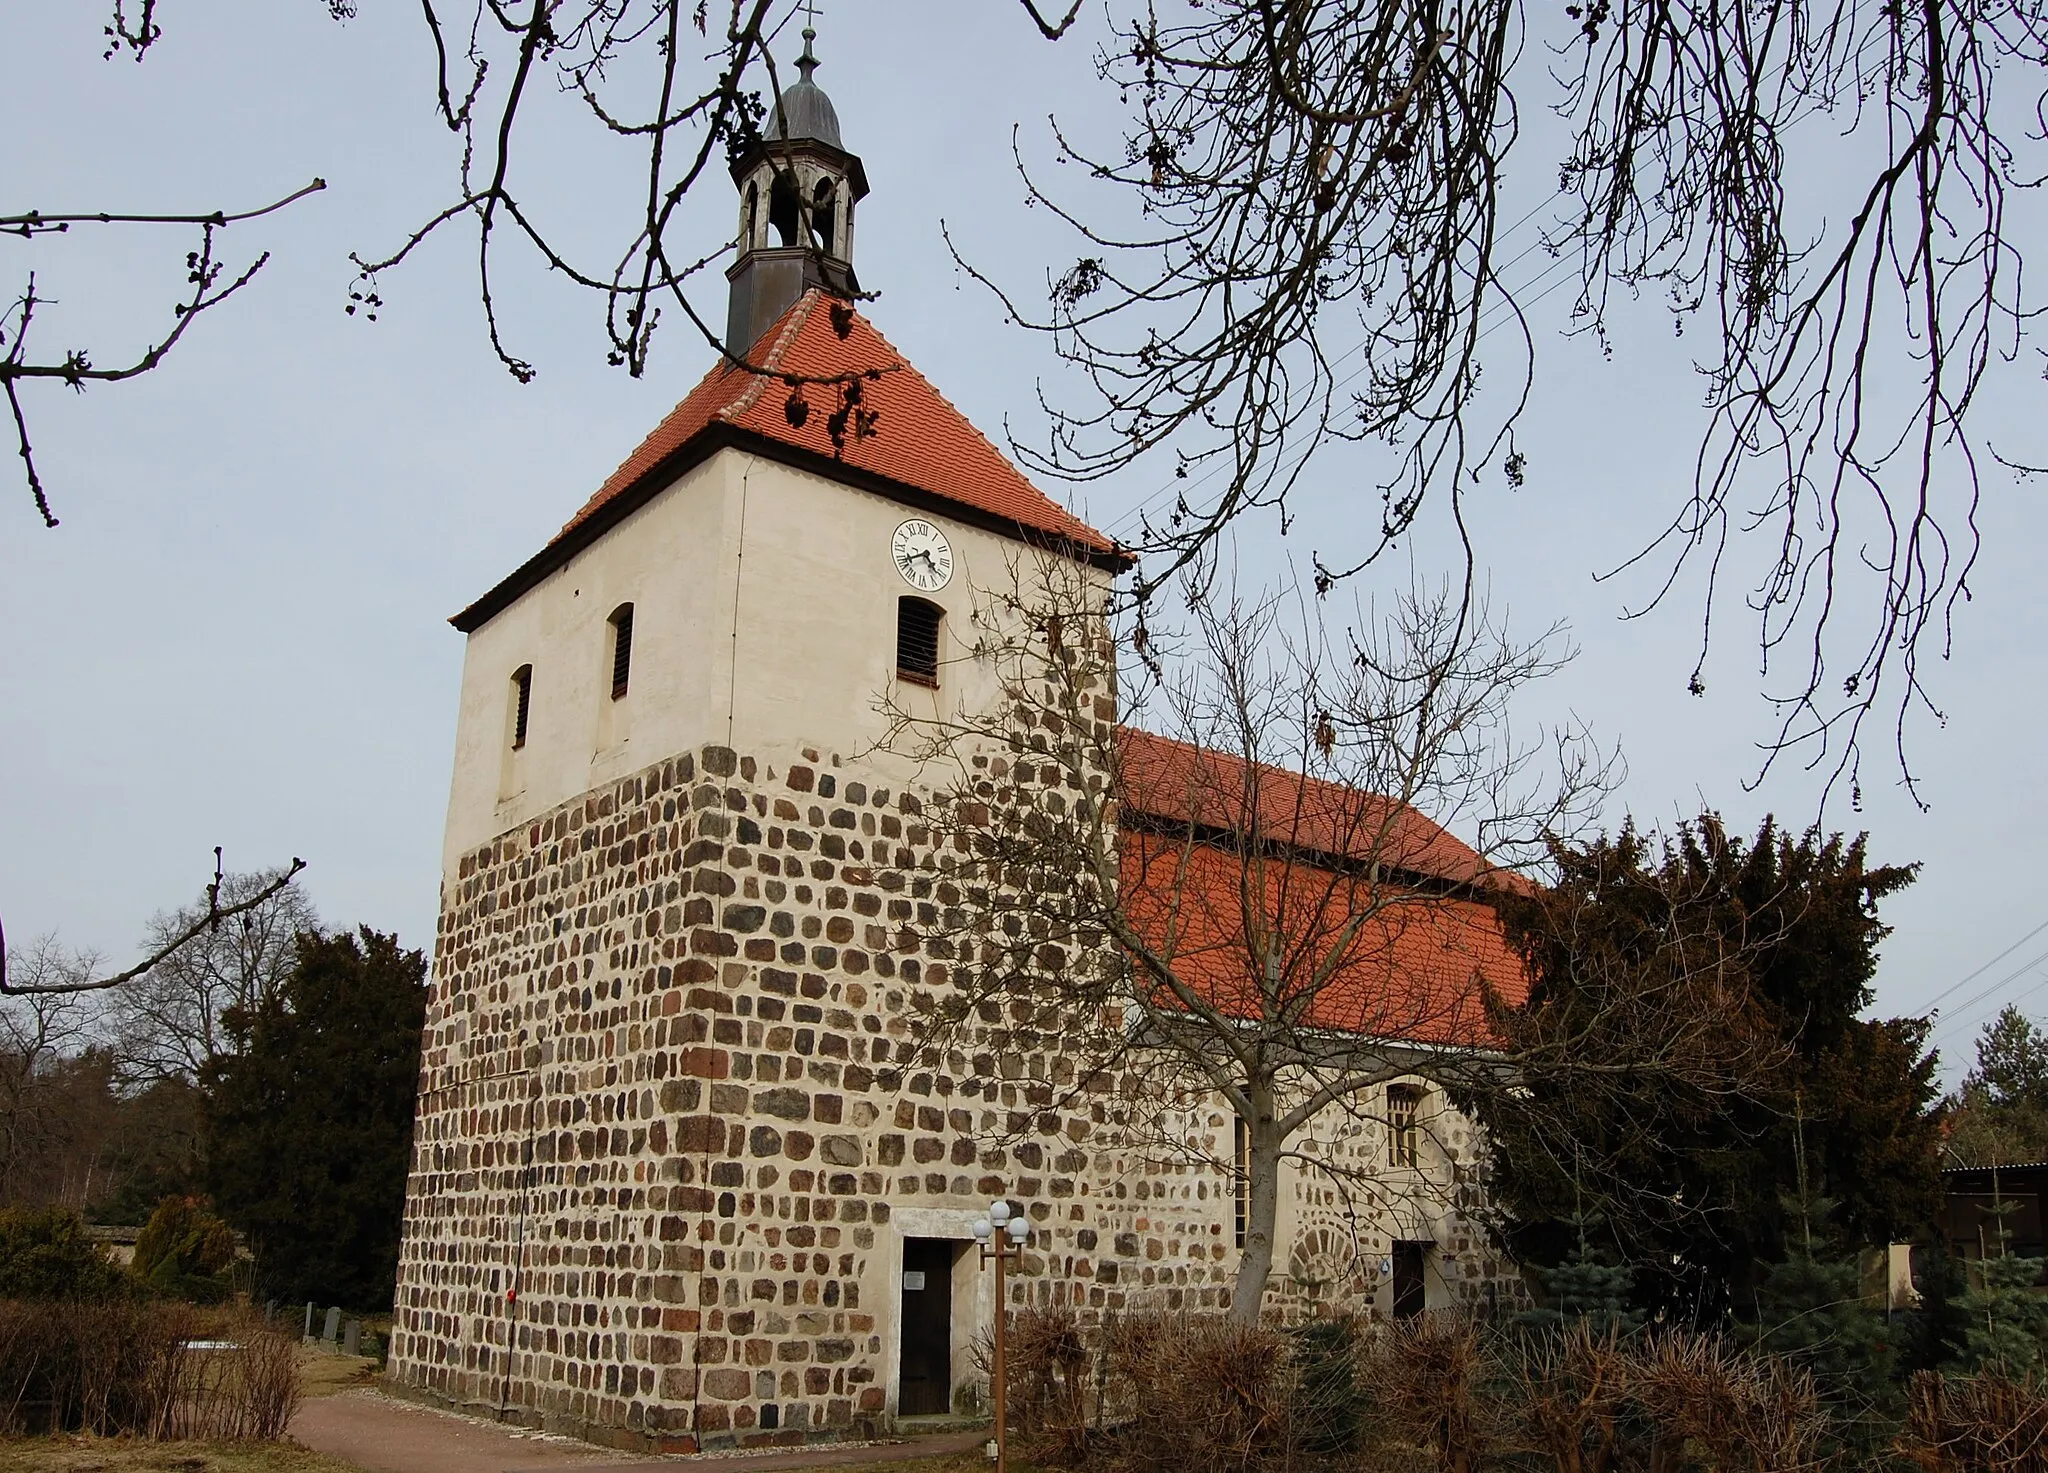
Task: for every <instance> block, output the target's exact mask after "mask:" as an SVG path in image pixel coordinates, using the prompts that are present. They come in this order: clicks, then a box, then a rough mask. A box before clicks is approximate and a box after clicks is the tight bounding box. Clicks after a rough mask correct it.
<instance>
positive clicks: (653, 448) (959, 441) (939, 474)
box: [550, 290, 1115, 553]
mask: <svg viewBox="0 0 2048 1473" xmlns="http://www.w3.org/2000/svg"><path fill="white" fill-rule="evenodd" d="M834 305H835V303H834V300H833V299H832V298H831V297H828V296H827V295H826V294H825V293H823V292H820V291H816V290H813V291H809V292H806V293H805V294H804V295H803V296H802V297H801V298H799V299H798V301H797V302H796V304H795V305H794V306H793V307H791V308H790V309H789V311H787V312H785V313H784V314H783V315H782V317H781V318H780V319H779V320H778V321H777V322H776V323H775V325H774V326H773V327H771V328H769V329H768V331H767V332H765V333H763V334H762V336H761V341H760V343H758V344H756V345H755V354H756V355H757V356H755V362H756V363H757V364H759V366H761V367H763V368H766V369H768V370H770V371H771V372H773V373H779V374H786V375H794V376H797V377H800V378H822V377H827V376H830V375H833V374H843V373H859V372H864V371H866V370H869V369H876V370H880V373H879V376H878V377H875V378H873V379H869V380H865V381H863V383H862V385H861V389H862V404H863V407H864V408H866V409H869V410H872V411H873V412H874V413H875V414H876V415H877V416H878V417H877V419H876V420H875V429H874V433H873V434H872V435H869V436H865V437H858V438H857V437H855V436H853V435H852V434H848V435H847V436H846V437H845V440H844V444H843V445H842V446H838V447H835V446H834V444H833V442H832V436H831V433H830V431H829V430H828V428H827V425H826V421H827V419H828V418H829V417H830V415H831V413H832V411H833V410H834V409H835V408H837V407H838V399H839V394H838V390H837V388H836V387H835V386H834V385H831V384H810V385H807V386H805V387H804V388H803V390H802V393H803V398H804V401H805V403H806V404H807V405H808V406H809V409H808V413H806V414H805V415H803V416H802V418H803V423H802V424H801V425H793V424H791V423H790V419H791V415H790V414H789V412H788V409H787V405H788V402H789V399H790V395H791V388H790V387H789V385H788V384H787V383H786V381H785V380H784V379H781V378H773V377H768V376H766V375H763V374H757V373H749V372H748V371H746V370H745V369H742V368H737V367H735V366H733V365H732V364H730V363H721V364H719V366H718V367H716V368H714V369H712V370H711V372H710V373H708V374H706V375H705V376H704V380H703V382H701V383H699V384H698V385H697V387H696V388H694V389H692V390H691V391H690V393H689V395H688V397H686V398H685V399H684V400H683V402H682V403H680V404H678V405H677V406H676V407H675V408H674V409H673V410H671V411H670V412H669V415H668V417H667V418H666V419H664V420H663V421H662V422H661V423H660V424H659V425H657V426H656V427H655V430H654V432H653V433H652V434H650V435H649V436H648V437H647V438H646V439H645V440H643V441H642V442H641V443H640V448H639V449H637V450H635V451H634V452H633V453H632V454H631V455H630V456H628V457H627V458H626V461H625V463H624V464H622V465H621V466H620V467H619V468H618V469H617V470H616V471H613V472H612V475H611V478H610V479H609V480H607V481H606V482H605V483H604V485H603V486H601V487H599V488H598V492H597V494H596V495H595V496H593V497H591V498H590V500H589V501H588V502H586V503H585V504H584V506H583V509H582V510H581V511H579V512H577V513H576V515H575V516H573V517H571V518H570V519H569V522H568V525H566V526H565V527H563V528H562V530H561V532H560V533H559V534H557V536H556V537H555V542H561V541H562V540H563V539H564V538H567V537H569V536H570V535H571V534H573V533H574V532H575V530H576V529H577V528H578V527H580V526H581V525H582V524H583V523H585V522H587V521H589V520H590V519H591V518H592V517H593V516H595V515H596V514H597V513H598V511H599V510H600V508H602V507H603V506H604V505H605V504H606V503H607V502H610V501H612V500H613V499H614V498H616V497H619V496H622V495H624V494H626V493H627V492H628V491H629V490H631V489H632V488H633V487H635V486H636V485H638V484H639V483H640V481H641V479H642V478H643V477H645V476H646V475H647V474H648V473H649V472H651V471H653V470H654V469H655V468H656V467H657V466H659V465H660V464H661V463H662V462H663V461H664V460H666V459H668V458H669V457H670V456H672V455H674V454H675V453H676V452H677V451H679V450H681V449H682V448H683V446H685V445H686V444H688V443H689V442H690V441H691V440H692V439H694V438H696V436H698V435H699V434H702V433H703V432H704V431H706V430H707V429H710V428H712V427H713V426H715V425H719V424H726V425H731V426H734V427H736V428H739V429H743V430H751V431H753V432H754V433H756V434H759V435H762V436H765V437H766V438H768V439H770V440H774V441H777V442H779V443H781V444H784V445H789V446H792V447H794V448H796V449H799V450H808V451H811V452H813V453H815V454H818V455H822V456H828V457H832V458H834V459H836V460H839V461H840V462H842V463H843V464H846V465H849V466H853V467H856V468H858V469H861V470H865V471H868V472H870V473H872V474H874V475H878V476H882V477H886V478H887V479H888V480H891V481H895V482H897V483H899V484H901V485H904V486H908V487H910V488H912V489H914V490H918V491H923V492H927V493H929V494H930V495H933V496H938V497H941V498H943V499H944V500H946V501H950V502H954V503H956V504H957V505H959V506H962V507H967V508H970V509H972V510H974V511H978V512H982V513H986V514H988V515H991V516H994V517H996V518H999V519H1000V520H1002V521H1004V522H1009V523H1014V524H1015V525H1016V526H1017V527H1018V528H1020V529H1022V530H1024V531H1027V532H1036V533H1040V534H1043V535H1046V536H1050V537H1053V538H1056V539H1061V540H1065V541H1068V542H1072V543H1074V544H1076V545H1077V546H1079V547H1080V548H1083V549H1085V550H1087V551H1089V552H1094V553H1110V552H1113V551H1114V549H1115V544H1114V543H1112V542H1111V541H1110V539H1109V538H1107V537H1105V536H1103V534H1102V533H1100V532H1098V531H1096V530H1095V529H1094V528H1092V527H1090V526H1089V525H1088V524H1087V523H1085V522H1083V521H1081V520H1080V519H1079V518H1078V517H1075V516H1073V515H1071V514H1070V513H1068V512H1067V511H1066V510H1064V509H1063V508H1062V507H1060V506H1059V505H1058V504H1056V503H1055V502H1054V501H1053V500H1052V499H1051V498H1050V497H1048V496H1047V495H1046V494H1045V493H1044V492H1042V491H1040V490H1039V489H1038V488H1037V487H1036V486H1034V485H1032V484H1031V483H1030V482H1029V481H1027V480H1025V479H1024V477H1023V475H1022V473H1020V472H1019V471H1018V470H1017V468H1016V467H1015V466H1013V465H1011V464H1010V462H1009V460H1008V459H1007V458H1005V457H1004V455H1003V454H1002V452H1001V451H999V450H997V449H996V447H995V446H994V445H992V444H990V443H989V441H988V440H987V438H986V437H985V436H983V435H982V433H981V432H980V431H979V430H977V429H975V428H974V426H973V425H972V424H970V423H968V421H967V417H966V416H965V415H963V414H962V413H961V412H960V411H959V410H958V409H956V408H954V407H953V405H952V404H951V403H950V402H949V401H948V400H947V399H946V397H945V396H944V395H943V394H941V393H940V392H939V391H938V390H937V389H935V388H933V387H932V385H931V383H930V382H929V381H928V380H927V379H926V378H925V377H924V375H923V374H921V373H919V372H918V371H917V370H916V369H915V368H912V367H911V366H910V364H909V363H908V362H906V361H905V360H904V358H903V355H902V354H900V353H898V352H897V351H896V350H895V348H893V347H891V346H890V345H889V341H888V339H886V338H884V337H883V336H882V335H881V334H880V333H879V332H877V331H876V330H875V327H874V324H873V323H871V322H869V321H868V320H867V318H865V317H863V316H862V315H861V314H860V313H859V312H857V311H852V310H850V309H848V310H846V311H844V312H840V313H835V312H834V311H832V310H831V309H832V307H833V306H834ZM835 319H836V320H835ZM842 328H843V329H844V331H841V329H842ZM552 545H553V544H552V543H551V544H550V546H552Z"/></svg>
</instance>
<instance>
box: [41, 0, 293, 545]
mask: <svg viewBox="0 0 2048 1473" xmlns="http://www.w3.org/2000/svg"><path fill="white" fill-rule="evenodd" d="M150 13H151V12H150V9H149V8H148V7H147V6H145V8H144V10H143V12H142V15H141V17H140V18H139V19H138V21H137V22H136V24H137V25H138V26H139V27H141V28H142V30H141V32H139V33H138V34H144V35H149V36H153V35H154V32H153V31H152V30H151V29H150V27H151V26H152V24H153V23H152V22H151V21H150V20H149V15H150ZM116 17H117V20H118V17H119V11H118V9H117V11H116ZM142 45H144V46H146V45H147V41H146V40H145V41H144V42H143V43H142ZM139 52H140V47H138V54H139ZM326 187H327V184H326V181H324V180H321V179H315V180H313V181H312V182H311V183H309V184H307V185H305V186H304V187H302V188H300V189H296V190H294V191H293V192H292V193H290V194H288V195H286V196H284V198H282V199H279V200H276V201H274V202H272V203H270V204H267V205H263V206H261V207H259V208H257V209H252V210H242V211H238V212H235V213H229V212H227V211H223V210H214V211H211V212H209V213H206V214H193V215H131V214H117V213H113V212H104V211H103V212H92V213H84V214H46V213H44V212H43V211H41V210H30V211H29V212H28V213H26V214H22V215H0V233H5V234H11V235H17V236H20V237H21V238H22V239H24V240H33V239H35V238H37V237H39V236H44V235H61V234H64V233H65V232H67V231H69V230H70V228H71V227H72V226H73V225H78V224H103V225H195V226H197V227H199V248H198V249H197V250H195V251H192V252H190V253H188V254H187V256H186V257H185V271H186V282H187V285H188V286H189V288H190V290H189V291H188V292H187V293H186V295H185V296H184V297H183V298H182V299H181V300H180V301H178V302H176V303H174V304H173V305H172V308H171V317H172V325H171V329H170V331H169V332H168V333H166V334H165V335H164V336H163V337H162V338H161V339H160V340H159V341H157V342H155V343H152V344H150V345H148V346H147V347H145V348H144V349H143V350H142V352H141V353H140V354H138V355H137V356H136V357H135V358H134V359H133V360H131V361H129V362H126V363H123V364H122V365H120V366H119V367H115V368H100V367H97V366H95V365H94V363H93V360H92V356H91V354H90V353H88V352H87V351H86V350H84V349H82V348H73V349H70V350H69V351H67V352H66V353H65V354H64V355H63V356H62V357H61V358H56V359H45V360H42V361H36V360H34V359H31V358H30V357H29V356H28V337H29V332H30V329H31V328H32V327H33V326H34V323H35V315H36V309H37V308H38V307H40V306H44V305H46V304H47V299H46V298H43V297H39V296H38V295H37V294H36V279H35V275H34V273H30V275H29V278H28V284H27V286H26V287H24V288H23V290H22V293H21V295H20V296H19V297H17V298H16V299H15V300H14V302H13V303H12V304H11V305H9V306H8V307H7V309H6V310H5V311H4V312H0V391H4V392H5V393H6V395H7V407H8V410H9V412H10V413H11V414H12V416H13V419H14V433H15V449H16V453H17V454H19V455H20V457H21V462H22V470H23V474H24V476H25V477H26V479H27V481H28V488H29V495H30V496H31V497H32V498H33V499H34V502H35V507H36V512H37V514H38V515H39V516H41V517H42V519H43V525H44V526H45V527H55V526H56V525H58V519H57V516H56V514H55V512H54V511H53V510H52V509H51V507H50V499H49V494H48V492H47V490H46V488H45V487H44V485H43V479H42V475H41V473H40V472H39V471H38V470H37V467H36V460H35V448H34V445H33V443H32V442H31V440H30V438H29V427H28V416H27V413H26V411H25V410H24V409H23V407H22V402H21V385H22V384H23V383H25V382H30V381H33V380H37V379H55V380H58V381H59V382H62V383H64V384H65V385H67V386H69V387H70V388H71V389H72V390H74V391H78V392H82V391H83V390H84V389H85V387H86V385H87V384H93V383H119V382H121V381H122V380H124V379H131V378H135V377H137V376H138V375H141V374H145V373H148V372H149V371H150V370H151V369H153V368H155V367H156V366H157V365H158V364H160V363H162V362H163V360H164V358H165V356H166V355H168V354H169V353H170V351H171V349H173V348H174V347H176V346H177V345H178V341H179V340H180V339H181V338H183V337H184V335H185V331H186V329H187V328H189V327H190V326H191V325H192V324H193V322H194V321H196V320H197V319H198V317H199V315H200V314H201V313H203V312H206V311H209V310H211V309H212V308H214V307H217V306H219V305H220V304H221V303H222V302H225V301H226V300H227V299H228V298H229V297H232V296H233V295H234V294H235V293H236V292H238V291H240V290H241V289H242V288H243V287H245V286H247V285H248V284H249V282H250V281H251V280H252V279H254V277H255V275H256V273H257V272H258V271H261V270H262V269H263V267H264V266H265V265H266V264H267V263H268V262H269V260H270V253H269V252H268V251H265V252H264V253H263V254H261V255H259V256H258V257H257V258H256V259H255V260H254V261H253V262H251V263H250V264H249V266H248V267H247V268H245V269H244V270H243V271H242V272H241V274H240V275H238V276H235V277H233V278H232V279H231V280H229V281H228V282H227V284H226V285H225V286H223V285H221V284H220V280H221V277H222V275H223V274H224V269H225V268H224V267H222V265H221V264H220V263H219V262H217V261H216V260H215V259H214V232H215V231H217V230H221V229H224V228H225V227H227V226H228V225H230V224H233V223H235V222H237V221H242V220H255V219H260V218H261V217H262V216H265V215H269V214H274V213H275V212H277V211H279V210H282V209H284V208H286V207H287V206H289V205H291V204H294V203H296V202H297V201H299V200H302V199H304V198H305V197H306V196H307V195H309V194H317V193H318V192H319V191H321V190H323V189H325V188H326Z"/></svg>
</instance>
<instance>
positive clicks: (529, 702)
mask: <svg viewBox="0 0 2048 1473" xmlns="http://www.w3.org/2000/svg"><path fill="white" fill-rule="evenodd" d="M532 709H533V666H531V665H521V666H520V667H519V668H518V669H517V670H514V671H513V672H512V748H513V750H514V751H517V750H518V749H519V748H521V747H523V746H525V745H526V716H527V713H528V712H529V711H530V710H532Z"/></svg>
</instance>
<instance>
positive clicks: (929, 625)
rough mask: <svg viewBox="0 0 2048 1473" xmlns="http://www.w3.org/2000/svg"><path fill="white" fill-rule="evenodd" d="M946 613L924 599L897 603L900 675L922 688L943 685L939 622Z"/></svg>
mask: <svg viewBox="0 0 2048 1473" xmlns="http://www.w3.org/2000/svg"><path fill="white" fill-rule="evenodd" d="M945 617H946V611H945V610H944V609H942V608H940V607H939V606H938V605H937V604H934V603H926V602H925V601H924V600H923V599H921V598H899V599H897V600H896V673H897V675H898V676H900V677H901V678H902V679H904V680H910V681H915V682H916V683H917V684H919V685H937V684H938V683H939V622H940V621H941V620H942V619H944V618H945Z"/></svg>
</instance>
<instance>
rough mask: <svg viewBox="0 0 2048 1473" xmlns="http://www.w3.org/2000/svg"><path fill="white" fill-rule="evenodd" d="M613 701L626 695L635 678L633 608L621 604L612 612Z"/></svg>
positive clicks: (629, 605)
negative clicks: (627, 688)
mask: <svg viewBox="0 0 2048 1473" xmlns="http://www.w3.org/2000/svg"><path fill="white" fill-rule="evenodd" d="M611 626H612V699H613V700H615V701H616V700H618V699H619V698H620V697H621V696H623V695H625V693H626V687H627V685H628V684H629V683H630V682H631V681H632V678H633V606H632V605H631V604H620V605H619V606H618V607H617V608H616V609H613V610H612V617H611Z"/></svg>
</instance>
